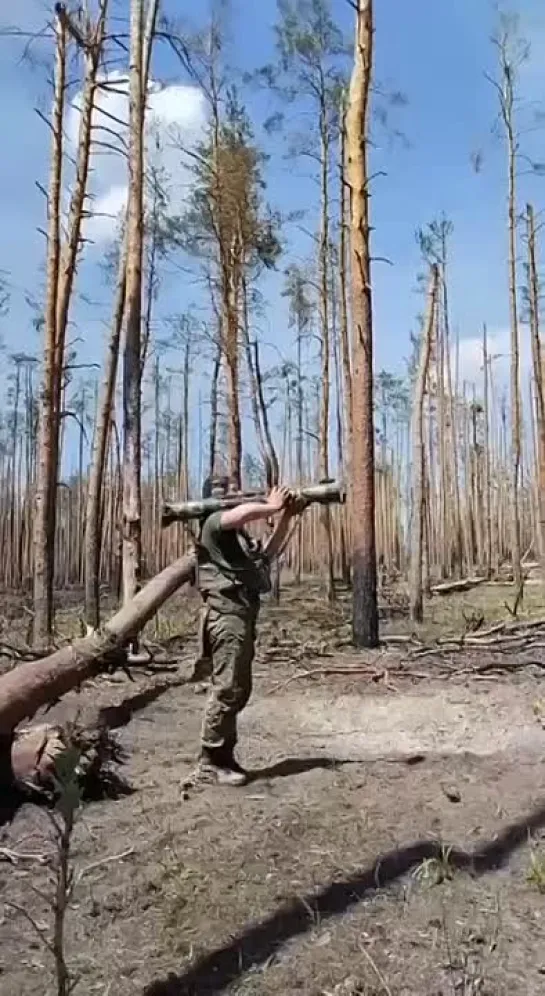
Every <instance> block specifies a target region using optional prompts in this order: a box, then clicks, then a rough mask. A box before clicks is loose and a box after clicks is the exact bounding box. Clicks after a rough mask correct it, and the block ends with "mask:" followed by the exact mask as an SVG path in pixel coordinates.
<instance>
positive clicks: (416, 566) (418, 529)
mask: <svg viewBox="0 0 545 996" xmlns="http://www.w3.org/2000/svg"><path fill="white" fill-rule="evenodd" d="M438 286H439V269H438V266H437V265H436V264H432V266H431V268H430V286H429V291H428V307H427V314H426V320H425V325H424V328H423V331H422V343H421V346H420V358H419V361H418V370H417V375H416V383H415V385H414V402H413V416H412V446H413V461H412V475H413V478H412V503H411V505H412V516H411V518H412V523H411V559H410V579H409V598H410V612H411V619H412V620H413V621H414V622H422V618H423V600H422V559H423V549H424V527H425V522H424V493H425V482H424V472H425V468H424V458H425V443H424V396H425V393H426V381H427V379H428V371H429V366H430V357H431V350H432V341H433V331H434V326H435V310H436V305H437V292H438Z"/></svg>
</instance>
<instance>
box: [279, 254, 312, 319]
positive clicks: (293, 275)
mask: <svg viewBox="0 0 545 996" xmlns="http://www.w3.org/2000/svg"><path fill="white" fill-rule="evenodd" d="M282 297H285V298H287V299H288V302H289V323H290V328H294V327H296V328H297V330H298V333H299V334H303V333H305V332H307V331H308V329H309V326H310V324H311V321H312V315H313V311H314V304H313V302H312V300H311V298H310V297H309V280H308V277H307V276H306V274H305V273H304V271H303V269H302V268H301V267H300V266H298V265H297V264H296V263H294V264H293V265H292V266H290V267H289V268H288V269H287V270H286V280H285V284H284V290H283V291H282Z"/></svg>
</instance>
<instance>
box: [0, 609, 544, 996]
mask: <svg viewBox="0 0 545 996" xmlns="http://www.w3.org/2000/svg"><path fill="white" fill-rule="evenodd" d="M503 598H504V596H501V597H500V596H499V595H498V593H497V592H493V593H492V592H490V591H483V590H482V589H477V590H476V591H474V592H471V593H469V594H468V595H466V596H457V597H453V598H451V599H449V600H444V599H443V600H441V599H437V600H434V601H433V602H432V604H431V618H430V619H429V622H428V624H427V627H428V628H427V630H426V635H427V638H429V637H430V636H436V635H437V634H438V633H439V632H441V633H444V632H445V631H446V630H447V629H450V630H451V631H452V632H456V631H459V630H460V628H461V627H462V626H463V625H464V620H465V621H466V624H467V618H468V613H473V614H474V613H476V612H482V614H483V615H484V616H485V617H486V622H487V623H490V622H493V621H494V619H496V618H498V616H499V615H501V614H505V609H504V606H503ZM540 600H541V595H540V592H539V593H538V592H537V591H536V593H535V594H534V595H533V596H531V597H530V599H529V602H528V601H527V603H526V610H527V611H528V612H530V614H531V613H532V612H533V613H534V614H535V613H536V612H537V611H538V610H539V603H540ZM194 609H195V606H194V603H191V604H188V603H182V601H181V600H180V599H177V600H175V601H174V602H173V605H172V606H171V608H170V610H169V614H168V615H166V614H164V615H163V616H162V617H161V619H160V620H159V621H158V623H157V624H156V626H155V630H154V633H153V634H152V635H154V636H155V638H156V639H158V640H160V641H162V642H163V644H164V645H165V646H168V648H169V651H170V652H171V653H172V654H174V653H176V654H177V657H178V662H179V670H178V671H177V672H176V673H168V674H166V675H163V676H159V675H158V676H156V677H154V678H151V677H148V676H143V677H141V678H138V680H137V681H136V682H135V683H134V684H132V683H130V682H129V681H128V680H127V679H125V678H116V679H113V678H109V679H102V680H100V681H99V682H97V683H96V684H94V685H92V686H89V687H87V688H86V689H85V690H84V691H83V692H82V693H80V694H78V695H73V696H71V697H68V698H67V700H65V702H64V703H63V704H62V706H61V707H59V708H58V709H57V710H56V712H55V711H54V712H53V716H55V715H57V714H60V713H63V714H64V715H66V713H67V711H68V712H70V710H72V712H73V711H75V709H76V708H78V709H80V710H81V712H82V715H85V711H86V709H87V710H89V709H91V708H92V709H94V710H96V708H97V707H100V706H102V707H103V713H102V718H103V719H105V720H106V721H107V722H108V724H109V726H110V727H112V728H114V729H116V730H117V733H116V735H117V736H118V738H119V741H120V743H121V744H122V746H123V748H124V750H125V753H126V764H125V766H124V771H123V774H124V777H125V778H126V779H127V781H128V782H129V783H130V786H131V792H130V793H125V794H123V793H121V794H120V795H119V797H118V798H115V799H108V800H105V801H98V802H90V803H87V804H86V805H85V806H84V807H83V810H82V812H81V815H80V818H79V820H78V823H77V826H76V830H75V833H74V840H73V861H74V865H75V868H76V870H77V871H78V872H82V871H83V872H85V874H83V876H82V878H81V881H80V882H79V884H78V885H77V887H76V890H75V894H74V902H73V906H72V908H71V910H70V912H69V914H68V920H67V953H68V960H69V963H70V968H71V970H72V971H73V972H74V973H75V975H77V976H79V978H80V981H79V984H78V987H77V989H76V993H81V994H89V996H92V994H100V996H197V994H213V993H216V994H219V993H229V994H240V996H250V994H252V996H258V994H259V996H273V994H274V996H280V994H292V993H293V994H295V993H302V994H304V996H328V994H336V996H358V994H360V996H362V994H365V996H378V994H383V996H388V994H391V996H394V994H395V996H504V994H505V996H507V994H509V996H512V994H521V996H534V994H535V996H537V994H538V993H539V994H541V993H543V992H544V991H545V943H544V938H545V779H544V776H545V729H544V727H545V721H544V714H545V713H544V711H543V710H544V708H545V707H544V705H543V700H544V698H545V691H544V681H543V670H542V666H543V663H544V661H545V650H544V649H541V650H540V649H539V648H535V647H534V648H533V649H532V653H531V654H530V655H529V656H528V655H527V656H528V659H527V660H526V659H521V660H520V661H518V662H517V663H518V664H520V665H521V666H520V667H518V669H517V670H516V671H515V672H514V673H505V672H504V669H503V659H502V661H499V660H498V666H497V669H496V671H494V672H493V673H491V674H486V675H482V674H479V675H472V674H470V673H468V672H469V670H470V669H469V668H468V667H467V666H466V665H467V661H466V660H465V658H462V657H461V655H460V656H458V657H451V658H450V664H449V670H448V672H447V673H448V675H449V676H448V677H445V671H444V668H441V669H440V668H439V665H438V658H437V657H435V656H434V655H429V656H427V657H423V658H421V659H419V660H418V662H417V663H415V661H414V659H409V658H408V655H407V653H406V652H405V651H404V650H403V649H399V650H396V651H395V652H394V651H386V650H382V651H380V652H377V653H372V654H371V653H367V654H355V653H354V652H351V651H350V649H349V647H348V645H347V639H348V628H347V621H346V620H347V605H346V604H341V605H339V606H337V607H334V608H333V609H331V608H330V607H328V606H327V605H325V604H324V603H323V601H322V600H321V599H320V597H319V595H318V594H317V593H316V591H314V590H306V591H305V592H304V593H303V594H300V593H297V592H296V591H295V589H290V590H288V591H287V592H286V595H285V599H284V602H283V604H282V605H281V606H280V607H267V608H266V610H265V612H264V618H263V625H262V630H261V642H260V649H259V655H258V659H257V662H256V669H255V692H254V697H253V700H252V702H251V704H250V706H249V708H248V709H247V710H246V712H245V713H244V716H243V719H242V722H241V743H240V755H241V760H242V761H243V762H244V763H246V764H247V765H248V766H249V768H250V769H251V771H252V776H253V777H252V780H251V783H250V784H249V785H248V786H247V787H245V788H244V789H237V790H233V789H231V790H229V789H214V788H207V789H206V790H204V791H200V792H197V793H189V794H188V793H184V791H183V789H182V788H181V785H182V784H183V782H184V779H185V778H186V777H187V775H188V773H189V771H190V769H191V765H192V764H193V761H194V756H195V751H196V748H197V744H198V733H199V725H200V718H201V712H202V708H203V704H204V697H203V692H202V689H201V688H200V687H198V686H195V685H194V684H190V683H187V682H186V680H185V679H186V678H187V675H188V674H189V672H190V669H191V666H190V665H191V657H192V654H193V653H194V646H195V645H194V638H193V631H194V628H195V626H194ZM383 616H384V619H383V627H384V631H385V632H391V631H395V632H397V633H400V632H407V631H408V630H407V623H406V621H405V620H404V618H403V608H402V605H401V606H400V605H398V604H397V603H396V602H395V600H394V601H393V602H392V601H390V604H389V605H388V606H386V607H385V608H384V610H383ZM63 624H64V625H65V626H67V627H68V625H69V617H68V614H67V615H66V618H64V623H63ZM420 635H422V633H421V634H420ZM504 656H505V655H504ZM480 663H482V659H481V658H479V664H480ZM340 667H342V668H348V667H360V668H364V669H365V671H366V673H363V674H355V675H353V676H352V675H346V674H323V673H319V672H320V671H323V670H324V669H330V670H331V669H335V668H340ZM309 671H311V672H314V673H313V674H311V675H309V674H308V672H309ZM302 672H307V674H306V675H304V674H302ZM48 834H49V822H48V819H47V814H46V813H45V812H44V810H43V809H40V808H37V807H36V806H31V805H28V804H27V805H25V806H23V807H22V808H20V809H19V810H18V811H17V813H16V814H15V816H14V818H13V820H12V822H11V823H10V822H9V821H6V822H5V823H4V826H3V828H2V829H0V847H4V848H6V847H10V848H13V849H14V850H16V851H18V852H19V853H25V854H29V853H31V854H38V855H39V854H44V853H45V852H46V851H47V850H48V847H49V844H48V839H49V838H48ZM109 858H111V859H112V860H109V861H104V860H103V859H109ZM99 862H100V863H99ZM91 866H93V867H91ZM45 880H46V869H44V868H43V867H42V866H41V865H39V864H37V863H36V862H29V861H25V860H22V861H20V862H19V863H18V864H17V865H15V866H14V865H12V864H9V863H7V862H2V863H1V864H0V887H1V890H2V898H3V899H4V900H7V901H8V903H11V904H15V906H17V907H19V908H20V909H19V910H14V909H13V906H8V905H5V906H4V911H3V917H2V920H1V921H0V996H19V994H21V996H22V994H25V996H38V994H40V996H44V994H45V993H54V992H56V989H55V988H54V981H53V976H52V971H51V969H52V959H51V956H50V954H49V953H48V952H47V951H45V950H44V947H43V945H42V944H41V941H40V939H39V938H38V937H37V936H36V935H35V932H34V929H33V927H32V926H31V925H30V924H29V922H28V921H27V920H26V919H25V915H24V913H22V912H21V909H23V910H26V911H27V912H30V913H31V915H32V917H33V918H34V920H35V921H36V922H37V925H38V926H39V927H42V926H43V927H47V926H48V925H49V924H50V921H51V912H50V911H49V910H48V909H47V906H46V904H45V901H44V899H43V898H41V897H39V896H38V895H37V894H36V891H35V890H36V889H40V891H42V890H43V889H44V888H45V887H46V886H45Z"/></svg>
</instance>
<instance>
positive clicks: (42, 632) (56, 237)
mask: <svg viewBox="0 0 545 996" xmlns="http://www.w3.org/2000/svg"><path fill="white" fill-rule="evenodd" d="M55 36H56V46H55V70H54V79H55V92H54V99H53V118H52V134H53V138H52V148H51V173H50V179H49V194H48V205H47V210H48V231H47V286H46V308H45V345H44V369H43V380H42V388H41V391H40V398H39V409H38V412H39V414H38V446H37V468H36V469H37V479H36V495H35V512H34V529H33V542H34V640H35V641H36V642H37V643H39V644H41V645H44V646H45V645H47V644H48V643H49V642H50V641H51V637H52V627H53V572H54V562H53V559H54V542H55V519H54V509H55V498H56V487H57V480H56V464H55V442H54V436H55V428H56V426H55V392H56V371H55V359H56V343H57V299H58V284H59V266H60V254H61V233H60V212H61V191H62V167H63V121H64V108H65V92H66V50H67V37H66V25H65V21H64V19H63V18H61V17H60V16H59V14H57V17H56V19H55ZM52 516H53V521H52Z"/></svg>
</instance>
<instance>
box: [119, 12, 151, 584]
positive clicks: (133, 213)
mask: <svg viewBox="0 0 545 996" xmlns="http://www.w3.org/2000/svg"><path fill="white" fill-rule="evenodd" d="M143 34H144V11H143V3H142V0H131V26H130V35H131V37H130V74H129V132H130V133H129V195H128V205H127V284H126V296H125V301H126V305H125V310H126V329H125V346H124V354H123V600H124V602H128V601H130V599H132V598H134V596H135V594H136V592H137V591H138V588H139V586H140V581H141V570H142V522H141V516H142V495H141V321H142V257H143V244H144V217H143V216H144V207H143V185H144V113H145V100H146V94H145V91H144V87H143V75H142V66H143V61H142V60H143Z"/></svg>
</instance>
